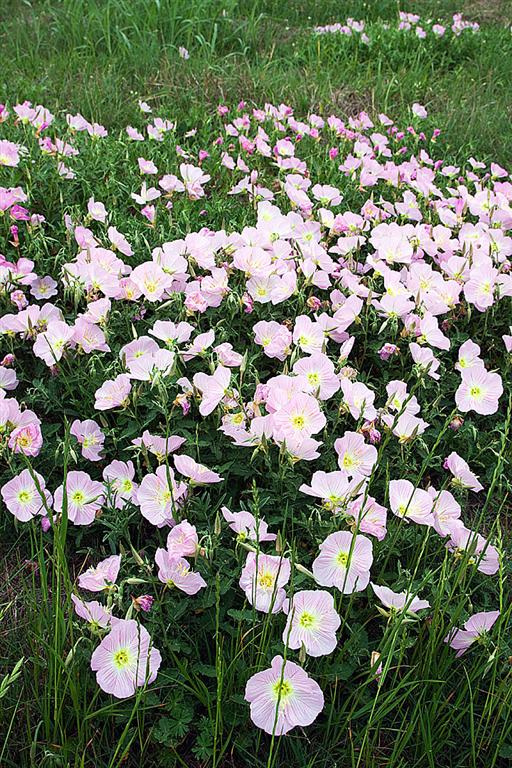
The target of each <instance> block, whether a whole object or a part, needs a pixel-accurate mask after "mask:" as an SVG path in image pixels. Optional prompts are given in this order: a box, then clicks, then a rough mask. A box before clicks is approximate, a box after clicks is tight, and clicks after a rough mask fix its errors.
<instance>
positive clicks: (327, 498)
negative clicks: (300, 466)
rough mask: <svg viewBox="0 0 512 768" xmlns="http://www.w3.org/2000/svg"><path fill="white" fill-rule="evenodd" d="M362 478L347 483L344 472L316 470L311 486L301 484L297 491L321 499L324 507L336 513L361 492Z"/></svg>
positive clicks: (346, 476)
mask: <svg viewBox="0 0 512 768" xmlns="http://www.w3.org/2000/svg"><path fill="white" fill-rule="evenodd" d="M364 482H365V481H364V478H359V477H356V478H354V480H352V481H351V482H349V480H348V475H347V473H346V472H339V471H338V472H323V471H322V470H317V471H316V472H314V474H313V477H312V478H311V485H306V484H305V483H303V484H302V485H301V486H300V488H299V491H301V493H307V494H308V496H314V497H316V498H318V499H322V503H323V504H324V506H325V507H326V508H327V509H329V510H331V511H332V512H338V511H339V510H340V509H342V508H343V507H344V506H345V505H346V504H347V503H348V501H349V500H350V499H351V498H353V496H354V495H355V494H356V493H359V492H360V491H361V488H362V486H363V485H364Z"/></svg>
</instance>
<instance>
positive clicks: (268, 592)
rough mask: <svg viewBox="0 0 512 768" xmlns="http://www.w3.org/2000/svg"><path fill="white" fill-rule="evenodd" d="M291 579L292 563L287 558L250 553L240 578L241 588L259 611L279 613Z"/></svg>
mask: <svg viewBox="0 0 512 768" xmlns="http://www.w3.org/2000/svg"><path fill="white" fill-rule="evenodd" d="M289 578H290V561H289V560H288V559H287V558H285V557H279V556H275V555H264V554H262V553H261V552H259V553H257V554H256V553H255V552H248V553H247V560H246V561H245V565H244V567H243V569H242V574H241V576H240V582H239V583H240V587H241V589H243V591H244V592H245V597H246V598H247V600H248V602H249V603H250V604H251V605H253V606H254V607H255V608H256V610H257V611H263V612H264V613H278V612H279V611H280V610H281V608H282V607H283V602H284V599H285V597H286V593H285V591H284V589H283V587H284V586H285V584H287V583H288V580H289Z"/></svg>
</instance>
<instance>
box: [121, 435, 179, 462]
mask: <svg viewBox="0 0 512 768" xmlns="http://www.w3.org/2000/svg"><path fill="white" fill-rule="evenodd" d="M185 442H186V440H185V438H184V437H178V435H169V437H159V436H158V435H152V434H150V432H149V431H148V430H147V429H145V430H144V432H143V433H142V437H136V438H135V440H132V445H136V446H138V447H140V446H144V447H145V448H147V449H148V451H149V452H150V453H152V454H153V455H154V456H156V457H157V459H158V461H159V462H160V463H161V462H163V460H164V459H165V457H166V456H169V454H170V453H174V452H175V451H177V450H178V448H181V446H182V445H183V443H185Z"/></svg>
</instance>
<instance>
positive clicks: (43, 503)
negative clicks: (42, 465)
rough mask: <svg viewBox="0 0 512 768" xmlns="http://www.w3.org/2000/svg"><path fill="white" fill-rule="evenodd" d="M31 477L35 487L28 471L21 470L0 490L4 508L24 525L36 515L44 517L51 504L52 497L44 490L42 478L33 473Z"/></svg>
mask: <svg viewBox="0 0 512 768" xmlns="http://www.w3.org/2000/svg"><path fill="white" fill-rule="evenodd" d="M33 475H34V477H35V480H37V485H36V482H35V480H34V479H33V477H32V475H31V474H30V472H29V470H28V469H23V470H22V471H21V472H20V473H19V475H16V476H15V477H13V478H12V480H9V481H8V482H7V483H5V484H4V485H3V486H2V489H1V494H2V499H3V501H4V504H5V506H6V507H7V509H8V510H9V512H10V513H11V514H13V515H14V517H15V518H16V519H17V520H20V522H22V523H26V522H27V521H28V520H31V519H32V518H33V517H35V516H36V515H45V514H46V513H47V510H48V508H49V507H50V506H51V504H52V496H51V493H50V492H49V491H47V490H46V486H45V480H44V477H42V476H41V475H40V474H39V473H38V472H35V471H33ZM37 486H39V490H38V488H37Z"/></svg>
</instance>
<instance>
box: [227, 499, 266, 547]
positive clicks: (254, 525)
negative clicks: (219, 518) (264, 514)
mask: <svg viewBox="0 0 512 768" xmlns="http://www.w3.org/2000/svg"><path fill="white" fill-rule="evenodd" d="M220 511H221V512H222V515H223V517H224V520H226V522H228V523H229V527H230V528H231V530H232V531H234V532H235V533H237V534H238V538H239V539H240V540H242V541H243V540H244V539H249V540H250V541H275V540H276V539H277V535H276V534H275V533H268V524H267V523H266V522H265V520H263V518H261V517H260V518H259V519H258V520H256V518H255V517H254V515H252V514H251V513H250V512H247V510H245V509H243V510H242V511H241V512H231V511H230V510H229V509H228V508H227V507H221V510H220Z"/></svg>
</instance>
